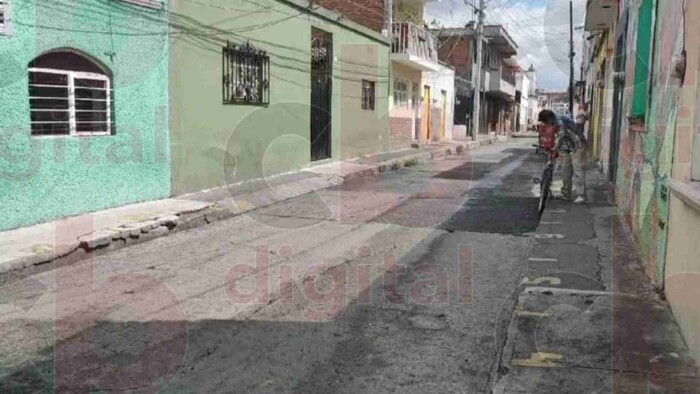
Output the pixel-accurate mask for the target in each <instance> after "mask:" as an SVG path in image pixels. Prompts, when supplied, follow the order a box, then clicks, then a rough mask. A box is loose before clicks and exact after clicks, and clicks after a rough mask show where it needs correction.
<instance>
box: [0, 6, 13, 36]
mask: <svg viewBox="0 0 700 394" xmlns="http://www.w3.org/2000/svg"><path fill="white" fill-rule="evenodd" d="M0 4H1V5H2V12H3V23H2V24H1V25H0V36H11V35H12V1H11V0H0Z"/></svg>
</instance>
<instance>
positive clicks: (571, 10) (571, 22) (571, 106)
mask: <svg viewBox="0 0 700 394" xmlns="http://www.w3.org/2000/svg"><path fill="white" fill-rule="evenodd" d="M569 28H570V30H571V39H570V44H571V48H570V52H569V62H570V64H571V70H570V72H569V115H570V116H571V117H573V116H574V56H576V53H575V52H574V1H573V0H569Z"/></svg>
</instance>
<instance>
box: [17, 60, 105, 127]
mask: <svg viewBox="0 0 700 394" xmlns="http://www.w3.org/2000/svg"><path fill="white" fill-rule="evenodd" d="M29 72H40V73H47V74H60V75H66V76H67V77H68V124H69V133H68V134H54V135H32V136H33V137H37V138H46V137H67V136H79V137H85V136H99V135H111V134H112V102H111V100H112V95H111V89H112V86H111V81H110V79H109V77H108V76H107V75H104V74H95V73H87V72H82V71H70V70H57V69H52V68H30V69H29ZM75 79H92V80H97V81H104V82H105V88H104V89H101V88H88V87H82V86H81V87H80V89H93V90H105V100H95V99H79V100H85V101H105V102H106V103H107V105H106V111H107V115H106V121H105V122H78V121H77V120H76V112H77V111H76V109H75V100H76V98H75ZM29 86H39V87H41V86H45V87H56V86H54V85H33V84H31V83H30V84H29ZM47 98H48V99H51V98H55V99H63V97H37V96H30V97H29V100H32V99H47ZM30 111H31V112H42V111H43V112H47V111H52V110H51V109H32V108H31V104H30ZM79 112H102V111H91V110H80V111H79ZM39 123H45V124H49V123H59V122H51V121H48V122H31V124H39ZM78 123H104V124H105V126H106V129H105V130H102V131H77V124H78Z"/></svg>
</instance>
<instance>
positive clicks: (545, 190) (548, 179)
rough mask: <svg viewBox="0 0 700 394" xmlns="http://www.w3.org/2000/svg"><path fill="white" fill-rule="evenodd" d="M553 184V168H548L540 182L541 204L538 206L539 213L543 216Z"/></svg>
mask: <svg viewBox="0 0 700 394" xmlns="http://www.w3.org/2000/svg"><path fill="white" fill-rule="evenodd" d="M551 186H552V170H551V169H550V168H547V169H545V170H544V172H543V173H542V181H541V182H540V204H539V207H538V213H539V215H540V216H542V213H544V209H545V207H546V205H547V199H548V198H549V193H550V188H551Z"/></svg>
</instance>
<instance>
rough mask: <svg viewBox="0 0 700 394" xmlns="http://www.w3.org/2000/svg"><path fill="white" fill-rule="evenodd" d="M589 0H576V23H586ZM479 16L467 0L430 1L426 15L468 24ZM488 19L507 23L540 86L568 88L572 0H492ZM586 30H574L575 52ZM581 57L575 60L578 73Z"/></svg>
mask: <svg viewBox="0 0 700 394" xmlns="http://www.w3.org/2000/svg"><path fill="white" fill-rule="evenodd" d="M467 2H468V3H474V4H476V3H478V0H467ZM585 5H586V0H574V26H580V25H582V24H583V16H584V12H585ZM474 18H476V14H475V13H474V12H473V9H472V7H470V6H467V5H465V4H464V2H463V0H442V1H441V2H432V3H429V4H428V7H427V9H426V14H425V19H426V20H427V21H428V22H432V21H436V22H438V23H440V24H441V25H443V26H445V27H458V26H464V25H465V24H466V23H467V22H469V21H470V20H473V19H474ZM486 23H489V24H500V25H503V26H504V27H505V28H506V30H507V31H508V34H510V35H511V37H513V39H514V40H515V42H516V43H517V44H518V47H519V48H518V55H517V59H518V62H519V63H520V65H521V66H523V67H525V68H527V67H529V66H530V64H533V65H534V66H535V68H536V69H537V79H538V80H537V84H538V88H544V89H548V90H565V89H566V88H567V87H568V85H569V58H568V57H569V2H568V1H566V0H490V1H487V6H486ZM582 34H583V33H582V31H580V30H577V31H574V48H575V52H576V53H577V55H578V54H580V53H581V52H582V51H581V43H582ZM580 65H581V59H580V56H577V57H576V58H575V60H574V71H575V75H576V76H577V77H578V75H579V73H580Z"/></svg>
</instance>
